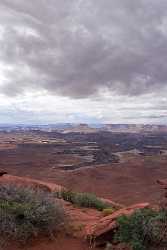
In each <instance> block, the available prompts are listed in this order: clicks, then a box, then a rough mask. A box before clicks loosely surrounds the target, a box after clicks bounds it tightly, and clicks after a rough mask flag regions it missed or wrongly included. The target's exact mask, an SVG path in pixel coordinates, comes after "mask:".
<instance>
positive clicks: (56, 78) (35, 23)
mask: <svg viewBox="0 0 167 250" xmlns="http://www.w3.org/2000/svg"><path fill="white" fill-rule="evenodd" d="M166 10H167V1H166V0H158V1H157V0H147V1H146V0H124V1H122V0H112V1H110V0H103V1H100V0H70V1H69V0H35V1H34V0H33V1H32V0H28V1H23V0H1V2H0V46H1V50H0V63H1V65H3V74H4V80H3V84H1V85H0V90H1V92H3V93H5V94H7V95H11V96H13V95H17V94H20V93H22V92H24V91H28V90H32V89H39V90H40V89H44V90H47V91H49V92H51V93H53V94H54V93H56V94H59V95H64V96H69V97H73V98H84V97H89V96H91V95H95V94H98V92H100V91H101V90H104V89H108V90H111V91H112V92H116V93H117V94H125V95H132V96H133V95H140V94H143V93H149V92H156V91H159V90H162V89H163V88H164V87H166V86H167V63H166V62H167V28H166V27H167V11H166Z"/></svg>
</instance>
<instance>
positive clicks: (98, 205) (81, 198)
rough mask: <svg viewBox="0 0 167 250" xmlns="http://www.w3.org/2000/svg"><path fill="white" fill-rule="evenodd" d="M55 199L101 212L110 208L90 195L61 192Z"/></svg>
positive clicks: (67, 191)
mask: <svg viewBox="0 0 167 250" xmlns="http://www.w3.org/2000/svg"><path fill="white" fill-rule="evenodd" d="M56 197H57V198H60V199H63V200H65V201H68V202H71V203H72V204H74V205H76V206H78V207H86V208H95V209H97V210H99V211H103V210H104V209H106V208H109V207H110V206H109V205H108V204H107V203H104V202H103V201H102V200H100V199H99V198H97V197H96V195H95V194H91V193H77V192H72V191H70V190H64V189H63V190H61V191H60V192H57V193H56Z"/></svg>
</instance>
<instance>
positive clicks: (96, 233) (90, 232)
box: [86, 203, 150, 238]
mask: <svg viewBox="0 0 167 250" xmlns="http://www.w3.org/2000/svg"><path fill="white" fill-rule="evenodd" d="M149 205H150V204H149V203H140V204H135V205H133V206H130V207H126V208H122V209H120V210H118V211H116V212H114V213H113V214H111V215H109V216H106V217H103V218H101V219H100V220H99V221H97V222H96V223H95V224H92V225H89V226H88V227H87V228H86V234H87V237H88V238H92V237H93V238H98V237H100V236H102V235H104V234H106V233H109V232H112V231H114V230H115V229H116V228H117V222H116V221H117V218H118V217H120V216H122V215H127V216H130V215H131V214H133V213H134V212H135V211H136V210H137V209H143V208H148V207H149Z"/></svg>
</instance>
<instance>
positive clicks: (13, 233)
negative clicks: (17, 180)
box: [0, 184, 64, 243]
mask: <svg viewBox="0 0 167 250" xmlns="http://www.w3.org/2000/svg"><path fill="white" fill-rule="evenodd" d="M63 221H64V212H63V209H62V207H61V206H60V204H59V203H58V202H57V203H56V202H55V199H54V198H53V196H51V194H48V193H46V192H44V191H41V190H33V189H30V188H25V187H21V186H17V185H14V184H10V185H1V186H0V235H1V237H3V238H4V237H7V238H8V239H14V240H18V241H20V242H23V243H25V242H27V240H28V239H30V238H31V237H33V236H37V235H39V234H40V233H42V234H47V235H51V234H52V233H53V232H54V231H55V230H57V229H58V228H59V227H60V225H61V224H62V223H63Z"/></svg>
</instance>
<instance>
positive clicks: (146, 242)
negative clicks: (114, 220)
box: [116, 209, 167, 250]
mask: <svg viewBox="0 0 167 250" xmlns="http://www.w3.org/2000/svg"><path fill="white" fill-rule="evenodd" d="M118 224H119V230H118V232H117V234H116V240H117V241H118V242H121V243H122V242H123V243H128V244H129V245H130V246H131V247H132V249H133V250H148V249H150V247H153V246H154V247H155V246H157V247H158V246H160V245H163V244H165V243H167V213H166V211H165V210H161V211H154V210H152V209H143V210H138V211H136V212H135V213H134V214H133V215H132V216H130V217H127V216H121V217H120V218H119V219H118Z"/></svg>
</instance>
